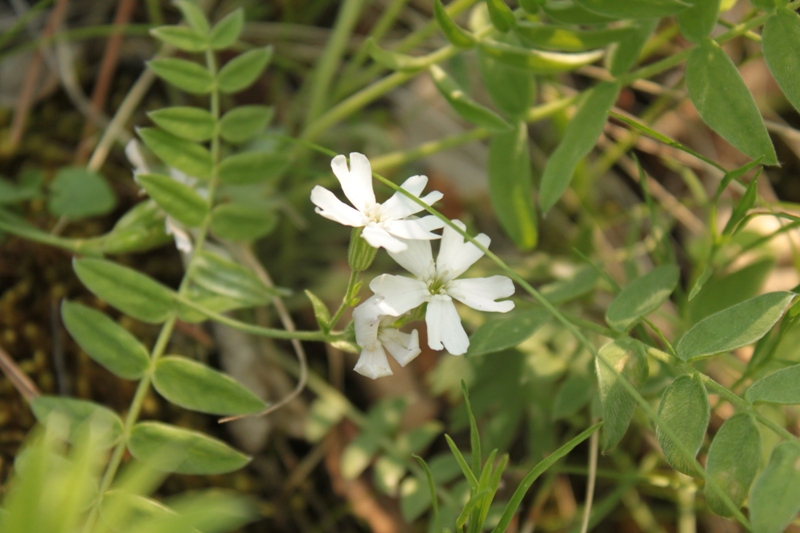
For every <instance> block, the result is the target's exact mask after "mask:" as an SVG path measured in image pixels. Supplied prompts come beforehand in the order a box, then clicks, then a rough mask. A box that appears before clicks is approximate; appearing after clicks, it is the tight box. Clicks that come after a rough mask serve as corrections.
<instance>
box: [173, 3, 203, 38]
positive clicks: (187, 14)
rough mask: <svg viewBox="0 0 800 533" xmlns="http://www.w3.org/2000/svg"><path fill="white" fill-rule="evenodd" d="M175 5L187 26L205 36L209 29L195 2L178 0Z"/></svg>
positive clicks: (201, 11)
mask: <svg viewBox="0 0 800 533" xmlns="http://www.w3.org/2000/svg"><path fill="white" fill-rule="evenodd" d="M175 5H176V6H178V9H180V11H181V14H182V15H183V18H184V19H186V22H188V23H189V26H190V27H191V28H192V29H193V30H195V31H196V32H198V33H199V34H201V35H207V34H208V32H209V29H210V26H209V24H208V18H206V15H205V13H203V10H202V9H200V6H199V5H198V3H197V2H193V1H191V0H179V1H177V2H175Z"/></svg>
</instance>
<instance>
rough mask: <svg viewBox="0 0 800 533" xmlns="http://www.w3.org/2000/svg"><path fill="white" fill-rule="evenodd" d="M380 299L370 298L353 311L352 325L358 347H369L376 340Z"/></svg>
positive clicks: (379, 316)
mask: <svg viewBox="0 0 800 533" xmlns="http://www.w3.org/2000/svg"><path fill="white" fill-rule="evenodd" d="M379 300H380V298H378V297H377V296H372V297H370V298H368V299H367V300H365V301H364V303H362V304H361V305H359V306H358V307H356V308H355V309H354V310H353V323H354V326H355V332H356V343H358V345H359V346H369V345H371V344H373V343H375V341H377V340H378V327H379V326H380V318H381V315H380V309H378V301H379Z"/></svg>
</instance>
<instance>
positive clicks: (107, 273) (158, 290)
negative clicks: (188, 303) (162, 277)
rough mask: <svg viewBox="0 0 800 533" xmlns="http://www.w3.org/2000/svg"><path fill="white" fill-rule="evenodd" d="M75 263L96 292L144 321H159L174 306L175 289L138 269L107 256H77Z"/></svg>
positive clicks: (82, 277)
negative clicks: (108, 258) (100, 257)
mask: <svg viewBox="0 0 800 533" xmlns="http://www.w3.org/2000/svg"><path fill="white" fill-rule="evenodd" d="M72 267H73V268H74V269H75V273H76V274H77V275H78V278H80V280H81V281H82V282H83V284H84V285H86V287H87V288H88V289H89V290H90V291H92V292H93V293H94V294H95V295H97V296H98V297H100V298H102V299H103V300H105V301H106V302H108V303H109V304H111V305H112V306H114V307H116V308H117V309H119V310H120V311H122V312H123V313H126V314H128V315H130V316H132V317H134V318H137V319H139V320H141V321H142V322H149V323H151V324H159V323H161V322H164V321H165V320H167V318H168V317H169V315H170V313H171V312H172V310H173V294H174V293H173V292H172V291H171V290H170V289H168V288H167V287H165V286H164V285H162V284H161V283H158V282H157V281H155V280H153V279H152V278H150V277H148V276H146V275H144V274H141V273H139V272H137V271H135V270H132V269H130V268H127V267H124V266H122V265H118V264H116V263H113V262H111V261H106V260H104V259H89V258H84V259H76V260H74V261H73V262H72Z"/></svg>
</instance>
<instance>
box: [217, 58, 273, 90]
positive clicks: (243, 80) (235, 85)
mask: <svg viewBox="0 0 800 533" xmlns="http://www.w3.org/2000/svg"><path fill="white" fill-rule="evenodd" d="M270 59H272V47H271V46H268V47H266V48H256V49H254V50H250V51H248V52H245V53H244V54H241V55H239V56H236V57H235V58H233V59H231V60H230V61H228V62H227V63H226V64H225V66H224V67H222V69H220V71H219V75H217V86H218V87H219V90H220V91H222V92H223V93H235V92H239V91H241V90H242V89H245V88H247V87H249V86H250V85H252V84H253V83H254V82H255V81H256V80H257V79H258V78H259V76H261V74H262V73H263V72H264V69H265V68H267V64H268V63H269V60H270Z"/></svg>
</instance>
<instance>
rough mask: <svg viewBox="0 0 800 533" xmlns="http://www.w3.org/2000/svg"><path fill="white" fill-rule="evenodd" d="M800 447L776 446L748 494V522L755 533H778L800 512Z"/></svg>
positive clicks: (789, 442)
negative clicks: (799, 495) (799, 496)
mask: <svg viewBox="0 0 800 533" xmlns="http://www.w3.org/2000/svg"><path fill="white" fill-rule="evenodd" d="M798 494H800V445H798V444H797V442H796V441H787V442H783V443H781V444H779V445H778V446H777V447H776V448H775V449H774V450H773V451H772V456H771V457H770V458H769V464H768V465H767V467H766V468H765V469H764V471H763V472H761V475H760V476H758V479H756V482H755V483H754V484H753V488H752V490H751V491H750V502H749V505H750V522H751V523H752V524H753V531H756V532H757V533H781V532H782V531H784V530H785V529H786V527H787V526H788V525H789V524H790V523H791V522H792V520H793V519H794V518H795V517H796V516H797V513H798V512H800V498H798V497H797V495H798Z"/></svg>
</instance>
